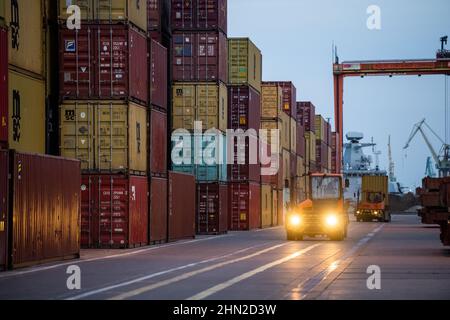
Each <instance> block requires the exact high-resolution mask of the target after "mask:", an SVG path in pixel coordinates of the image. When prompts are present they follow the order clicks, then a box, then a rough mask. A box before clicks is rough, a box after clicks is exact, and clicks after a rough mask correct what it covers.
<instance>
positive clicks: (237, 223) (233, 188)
mask: <svg viewBox="0 0 450 320" xmlns="http://www.w3.org/2000/svg"><path fill="white" fill-rule="evenodd" d="M229 187H230V193H229V196H230V207H229V211H230V213H229V214H228V219H229V225H228V228H229V230H234V231H245V230H253V229H257V228H260V227H261V184H260V183H230V186H229Z"/></svg>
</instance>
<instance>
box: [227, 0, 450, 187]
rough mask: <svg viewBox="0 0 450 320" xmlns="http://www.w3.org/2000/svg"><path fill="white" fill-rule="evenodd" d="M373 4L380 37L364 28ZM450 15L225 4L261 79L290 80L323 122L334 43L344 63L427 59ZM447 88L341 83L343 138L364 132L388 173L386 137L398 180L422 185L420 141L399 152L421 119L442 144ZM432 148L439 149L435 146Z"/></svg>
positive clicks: (360, 0) (441, 5)
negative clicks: (257, 53) (251, 48)
mask: <svg viewBox="0 0 450 320" xmlns="http://www.w3.org/2000/svg"><path fill="white" fill-rule="evenodd" d="M370 5H377V6H379V7H380V9H381V30H369V29H368V28H367V24H366V22H367V19H368V18H369V14H367V12H366V11H367V8H368V7H369V6H370ZM449 13H450V1H448V0H430V1H417V0H414V1H411V0H409V1H406V0H395V1H392V0H378V1H375V0H371V1H367V0H340V1H335V0H318V1H305V0H277V1H269V0H228V17H229V20H228V31H229V32H228V35H229V37H237V36H243V37H250V38H251V39H252V41H253V42H254V43H255V44H256V45H257V46H258V47H259V48H260V49H261V51H262V54H263V80H265V81H267V80H291V81H293V82H294V83H295V85H296V87H297V100H298V101H300V100H302V101H303V100H306V101H312V102H313V103H314V104H315V106H316V107H317V111H318V113H320V114H322V115H323V116H324V118H332V119H334V110H333V109H334V102H333V101H334V97H333V77H332V43H333V42H334V43H335V44H336V45H337V46H338V54H339V57H340V60H341V62H342V61H349V60H380V59H421V58H429V59H430V58H434V57H435V55H436V50H437V49H438V48H439V47H440V42H439V38H440V37H441V36H443V35H450V19H449V17H448V14H449ZM448 48H450V44H449V46H448ZM444 81H445V80H444V76H422V77H421V78H419V77H415V76H414V77H412V76H411V77H394V78H389V77H372V78H370V77H369V78H364V79H361V78H351V79H346V80H345V93H344V130H345V132H348V131H360V132H363V133H364V135H365V141H367V142H369V141H370V139H371V137H374V140H375V142H377V143H378V144H379V145H378V149H379V150H380V151H382V155H381V156H380V165H381V167H382V168H385V169H387V167H388V160H387V156H388V153H387V141H388V135H389V134H390V135H391V140H392V147H393V155H394V160H395V165H396V168H395V169H396V176H397V178H398V180H399V181H400V182H402V183H403V184H404V185H406V186H410V187H414V186H417V185H419V184H420V181H421V179H422V177H423V176H424V173H425V164H426V159H427V157H428V156H430V152H429V151H428V149H427V148H426V146H425V143H424V142H423V139H422V137H421V136H417V137H416V139H415V140H414V141H413V143H411V146H410V148H409V149H408V151H407V152H405V151H404V150H403V146H404V145H405V142H406V141H407V139H408V137H409V134H410V132H411V129H412V127H413V125H414V123H416V122H418V121H420V120H421V119H423V118H426V119H427V122H428V123H429V124H430V126H431V127H432V128H433V129H434V130H435V131H436V132H437V133H438V134H439V135H440V136H441V137H442V138H445V90H444V88H445V82H444ZM332 123H333V126H334V120H333V121H332ZM431 141H432V143H433V144H434V146H435V148H436V149H440V143H439V142H438V140H436V139H434V138H432V139H431ZM366 153H368V154H371V150H370V149H368V150H367V152H366Z"/></svg>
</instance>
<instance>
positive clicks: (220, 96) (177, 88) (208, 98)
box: [172, 82, 228, 132]
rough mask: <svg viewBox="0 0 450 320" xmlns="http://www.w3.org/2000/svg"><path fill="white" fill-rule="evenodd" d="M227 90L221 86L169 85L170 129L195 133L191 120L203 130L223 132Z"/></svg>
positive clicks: (176, 83)
mask: <svg viewBox="0 0 450 320" xmlns="http://www.w3.org/2000/svg"><path fill="white" fill-rule="evenodd" d="M227 110H228V90H227V86H226V85H225V84H223V83H220V84H216V83H206V82H203V83H202V82H201V83H198V82H193V83H191V82H175V83H174V84H173V86H172V129H174V130H175V129H186V130H194V121H201V122H202V123H203V130H207V129H211V128H216V129H219V130H221V131H223V132H225V131H226V129H227V124H228V111H227Z"/></svg>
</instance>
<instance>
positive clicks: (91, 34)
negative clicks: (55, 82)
mask: <svg viewBox="0 0 450 320" xmlns="http://www.w3.org/2000/svg"><path fill="white" fill-rule="evenodd" d="M59 41H60V49H59V64H60V71H59V78H60V99H61V100H64V99H131V100H134V101H136V102H138V103H141V104H144V105H147V103H148V95H149V89H148V88H149V85H148V72H149V68H147V65H148V58H147V38H146V36H145V34H144V33H141V32H140V31H139V30H137V29H136V28H134V27H132V26H129V25H101V24H100V25H98V24H96V25H93V24H92V25H89V24H84V25H83V27H82V28H81V29H80V30H69V29H67V28H66V27H64V26H62V27H61V29H60V39H59Z"/></svg>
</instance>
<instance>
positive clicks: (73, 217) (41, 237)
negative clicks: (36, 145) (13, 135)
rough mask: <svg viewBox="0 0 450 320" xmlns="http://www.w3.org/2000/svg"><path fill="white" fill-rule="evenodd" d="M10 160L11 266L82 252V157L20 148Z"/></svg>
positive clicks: (12, 153)
mask: <svg viewBox="0 0 450 320" xmlns="http://www.w3.org/2000/svg"><path fill="white" fill-rule="evenodd" d="M10 161H11V162H10V163H11V168H10V171H11V179H12V181H11V188H10V192H12V197H11V199H12V203H10V219H11V220H10V221H11V222H12V230H11V231H10V232H11V233H12V236H11V237H10V238H11V239H12V243H11V248H12V252H10V263H9V264H10V267H12V268H16V267H23V266H28V265H33V264H37V263H42V262H46V261H51V260H60V259H66V258H76V257H79V254H80V239H79V236H80V229H79V228H80V225H79V221H80V182H81V173H80V163H79V161H75V160H69V159H62V158H57V157H50V156H42V155H36V154H25V153H16V152H11V153H10ZM43 181H45V183H42V182H43ZM10 224H11V223H10Z"/></svg>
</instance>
